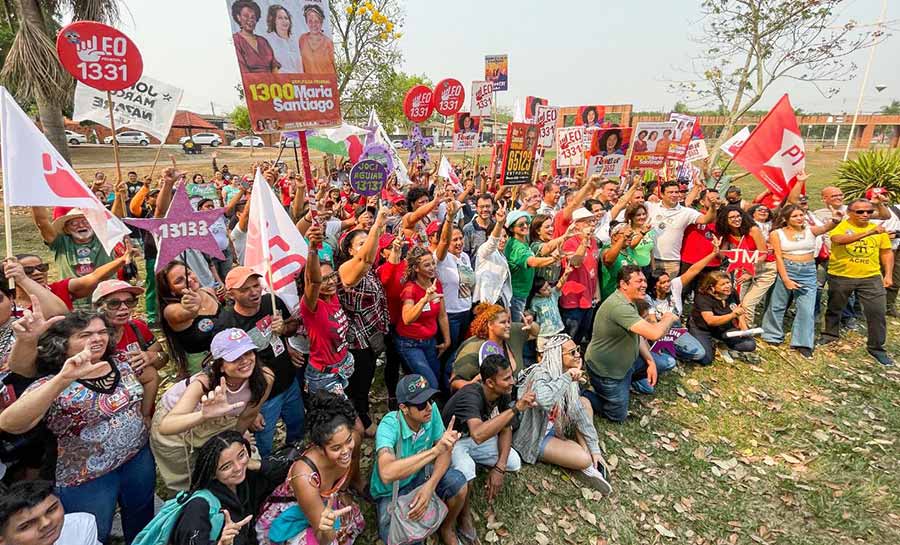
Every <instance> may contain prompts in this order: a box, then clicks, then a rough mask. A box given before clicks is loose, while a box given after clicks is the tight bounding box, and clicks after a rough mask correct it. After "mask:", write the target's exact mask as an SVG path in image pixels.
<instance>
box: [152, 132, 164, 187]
mask: <svg viewBox="0 0 900 545" xmlns="http://www.w3.org/2000/svg"><path fill="white" fill-rule="evenodd" d="M165 143H166V141H165V140H160V141H159V147H158V148H156V157H155V158H154V159H153V166H151V167H150V182H151V183H152V182H153V172H155V171H156V163H158V162H159V154H160V153H162V149H163V145H164V144H165Z"/></svg>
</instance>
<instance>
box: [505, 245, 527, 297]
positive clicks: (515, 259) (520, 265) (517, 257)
mask: <svg viewBox="0 0 900 545" xmlns="http://www.w3.org/2000/svg"><path fill="white" fill-rule="evenodd" d="M504 253H505V254H506V261H507V262H508V263H509V278H510V281H511V282H512V291H513V297H521V298H522V299H525V298H526V297H528V295H529V294H530V293H531V286H532V284H534V269H533V268H531V267H529V266H528V264H527V263H526V262H527V261H528V258H529V257H531V256H533V255H534V252H532V251H531V248H529V247H528V244H525V243H524V242H522V241H521V240H518V239H515V238H510V239H509V240H507V241H506V250H505V252H504Z"/></svg>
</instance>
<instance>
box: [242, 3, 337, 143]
mask: <svg viewBox="0 0 900 545" xmlns="http://www.w3.org/2000/svg"><path fill="white" fill-rule="evenodd" d="M225 3H226V5H227V6H228V16H229V18H230V20H231V31H232V33H233V34H232V37H231V38H232V41H233V42H234V50H235V53H236V55H237V61H238V67H239V68H240V71H241V81H242V83H243V85H244V98H245V99H246V101H247V109H248V110H249V111H250V122H251V129H252V130H253V132H255V133H257V134H261V133H276V132H281V131H289V130H299V129H310V128H316V127H335V126H338V125H340V124H341V103H340V96H339V93H338V86H337V70H336V68H335V63H334V42H333V41H332V28H331V20H330V18H329V16H328V15H329V6H328V3H329V0H225Z"/></svg>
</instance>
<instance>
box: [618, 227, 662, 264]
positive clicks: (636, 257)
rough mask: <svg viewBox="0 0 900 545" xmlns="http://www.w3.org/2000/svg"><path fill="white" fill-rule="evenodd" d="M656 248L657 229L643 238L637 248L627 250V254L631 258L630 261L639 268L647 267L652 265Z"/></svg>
mask: <svg viewBox="0 0 900 545" xmlns="http://www.w3.org/2000/svg"><path fill="white" fill-rule="evenodd" d="M654 246H656V229H651V230H650V231H648V232H647V234H645V235H644V236H643V237H641V241H640V242H638V245H637V246H635V247H634V248H626V249H625V254H626V255H627V256H628V257H629V261H630V262H634V264H635V265H637V266H638V267H646V266H648V265H650V259H651V258H652V257H653V247H654Z"/></svg>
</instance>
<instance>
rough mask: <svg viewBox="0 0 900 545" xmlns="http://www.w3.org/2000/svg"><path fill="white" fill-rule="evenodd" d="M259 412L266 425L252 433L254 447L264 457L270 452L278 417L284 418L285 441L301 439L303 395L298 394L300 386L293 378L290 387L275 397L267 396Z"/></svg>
mask: <svg viewBox="0 0 900 545" xmlns="http://www.w3.org/2000/svg"><path fill="white" fill-rule="evenodd" d="M259 414H261V415H263V418H265V420H266V427H265V428H263V429H262V430H261V431H258V432H256V433H254V435H255V436H256V448H257V449H259V455H260V456H262V457H263V458H265V457H266V456H268V455H269V454H271V453H272V441H273V440H274V439H275V424H277V423H278V419H279V418H281V419H282V420H284V429H285V431H286V432H287V438H286V442H287V443H294V442H297V441H299V440H300V439H303V420H304V414H303V396H301V395H300V386H299V385H298V384H297V379H296V378H295V379H294V380H293V381H291V385H290V387H289V388H288V389H287V390H285V391H283V392H281V393H280V394H278V395H277V396H275V397H271V398H269V399H268V400H267V401H266V402H265V403H263V404H262V407H260V408H259Z"/></svg>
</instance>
